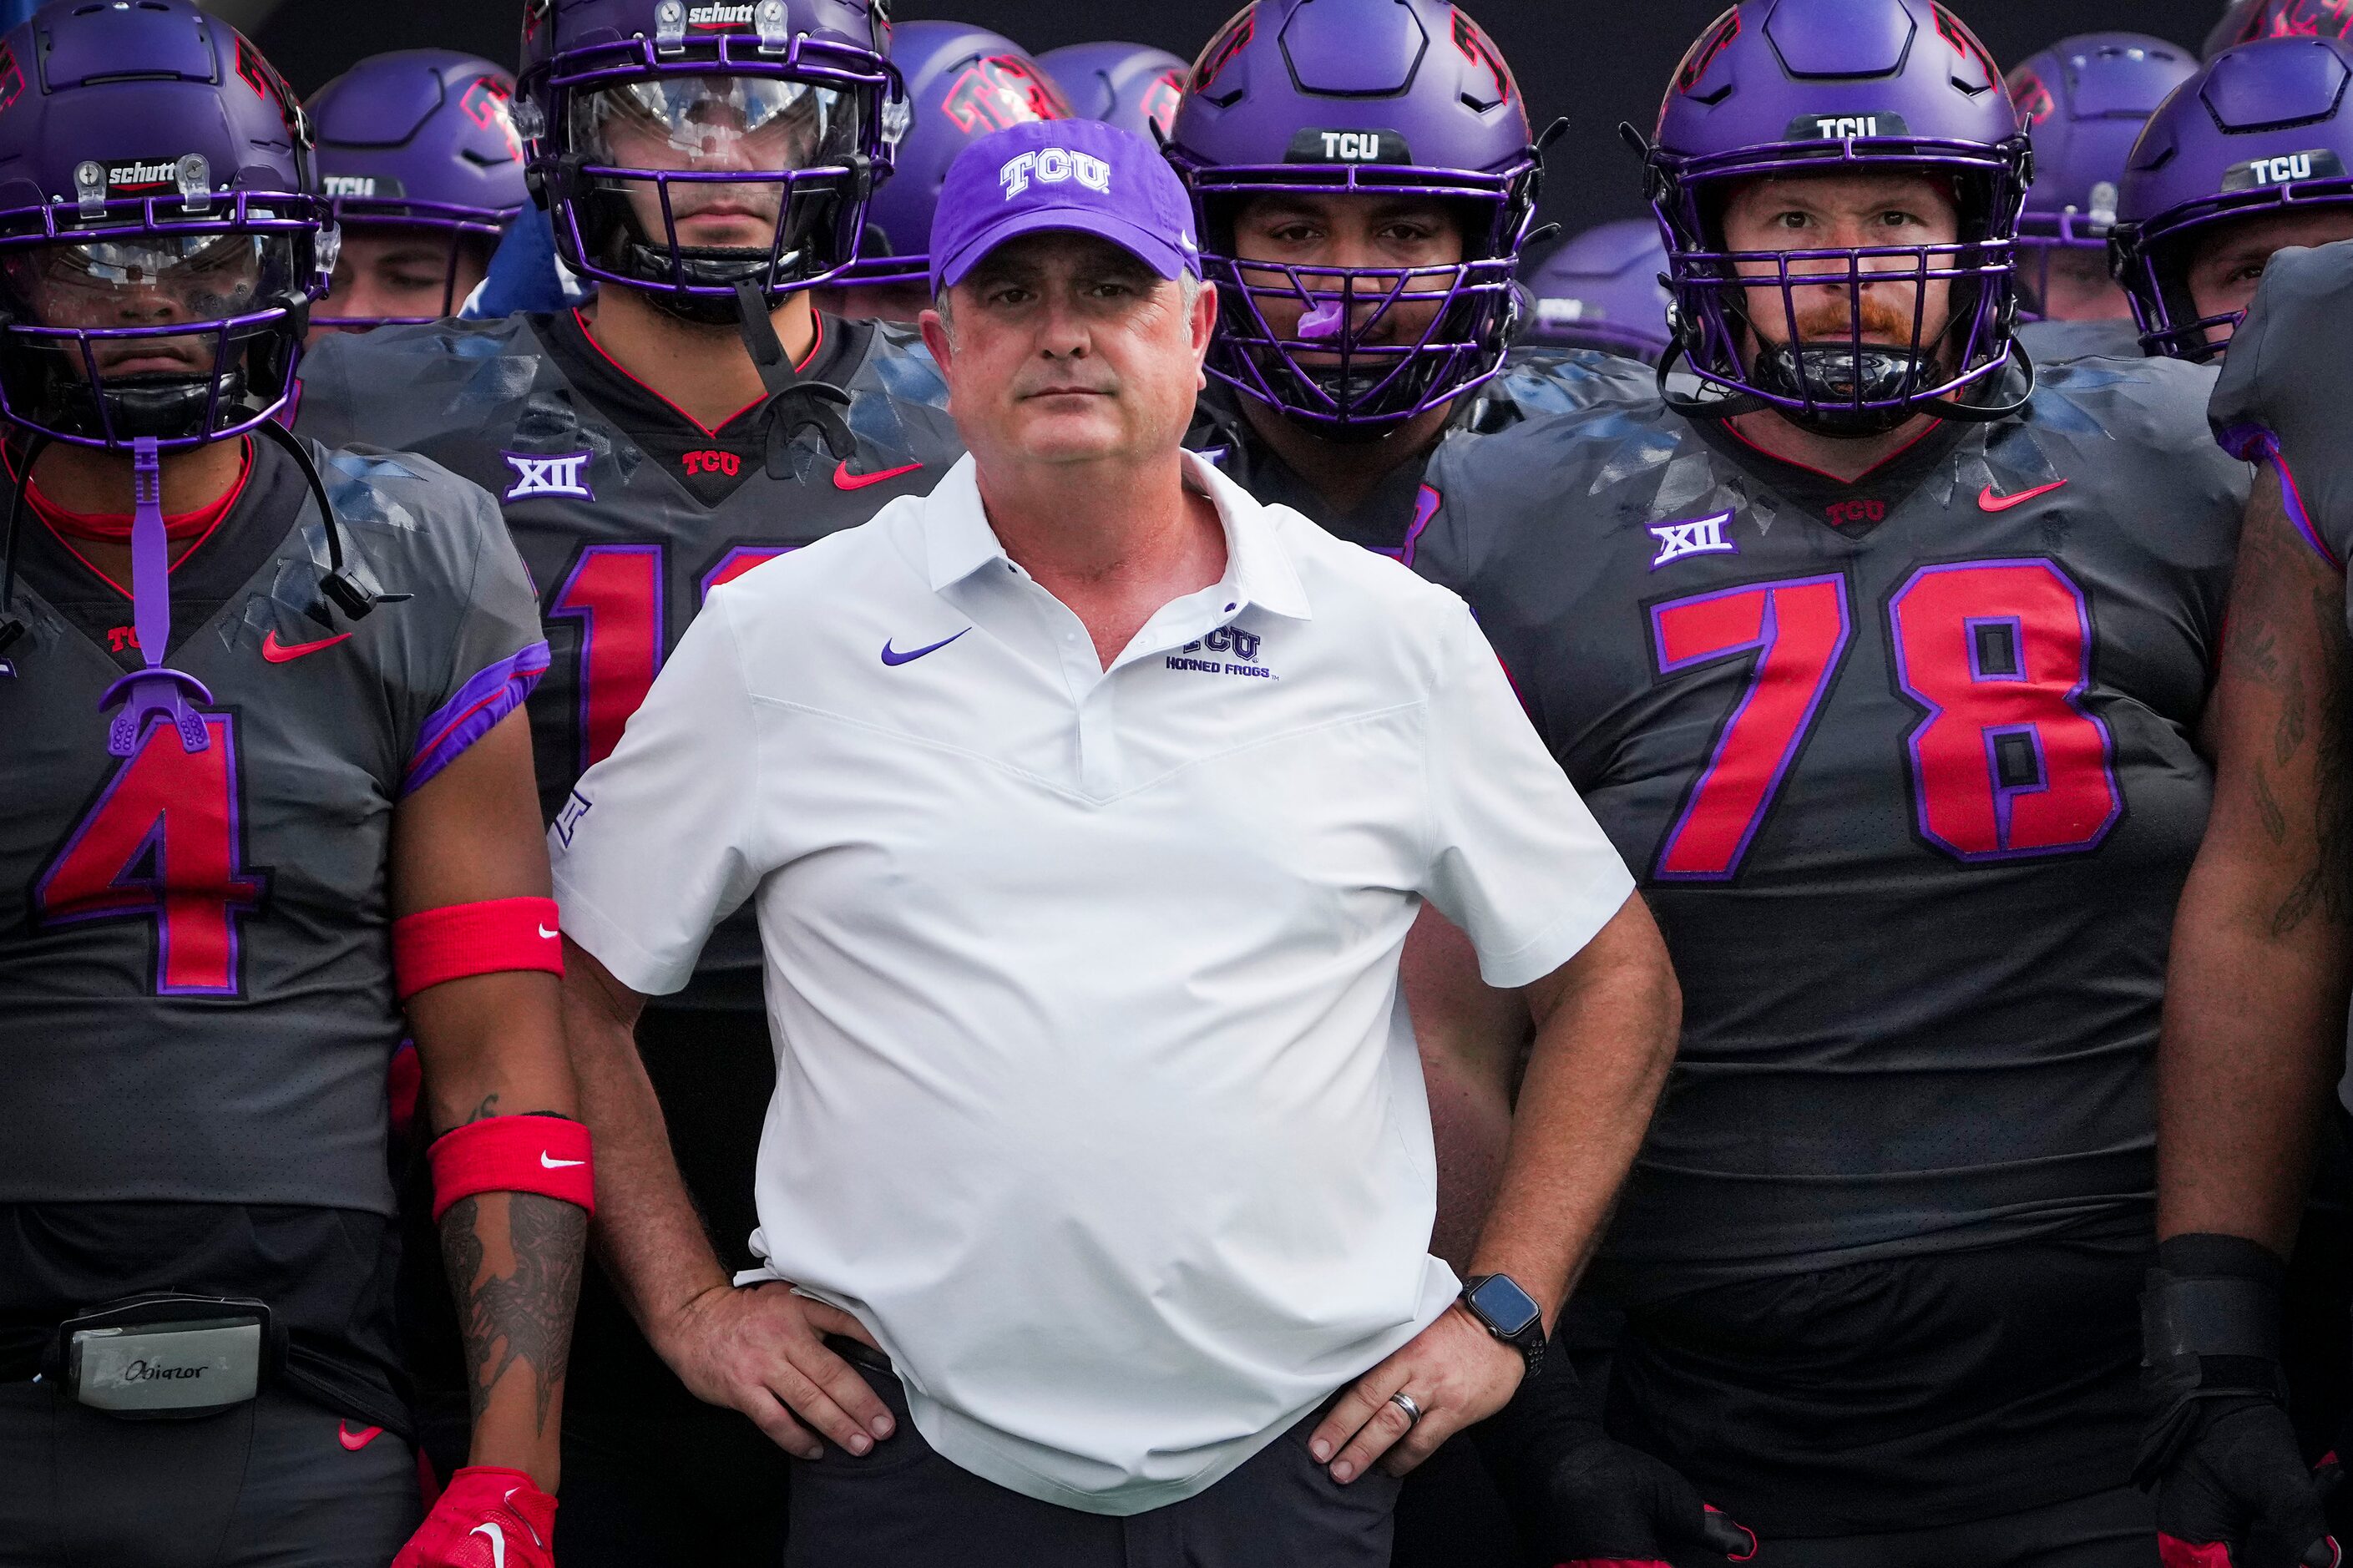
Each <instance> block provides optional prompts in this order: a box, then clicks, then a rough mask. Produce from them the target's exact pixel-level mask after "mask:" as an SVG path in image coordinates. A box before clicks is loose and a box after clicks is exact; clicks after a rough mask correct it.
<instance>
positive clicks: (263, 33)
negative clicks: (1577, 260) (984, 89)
mask: <svg viewBox="0 0 2353 1568" xmlns="http://www.w3.org/2000/svg"><path fill="white" fill-rule="evenodd" d="M1726 3H1727V0H1639V3H1638V4H1632V5H1621V4H1609V3H1604V0H1472V3H1471V4H1470V5H1467V6H1466V9H1468V10H1469V11H1470V12H1471V13H1472V16H1476V17H1477V18H1478V19H1479V20H1480V22H1482V24H1484V25H1485V26H1486V28H1487V30H1488V31H1489V32H1490V33H1492V34H1493V35H1494V38H1495V41H1496V43H1497V44H1498V45H1499V46H1501V47H1502V48H1503V51H1504V55H1505V57H1506V58H1509V59H1510V61H1511V63H1512V68H1513V70H1514V72H1515V73H1516V74H1517V75H1518V77H1519V79H1520V87H1521V90H1522V91H1524V92H1525V93H1526V95H1527V100H1528V106H1529V109H1530V110H1531V111H1532V112H1533V113H1534V114H1535V115H1537V116H1539V117H1542V118H1543V119H1548V118H1550V117H1553V116H1556V115H1563V114H1566V115H1567V116H1568V117H1569V121H1570V130H1569V134H1568V136H1567V138H1566V139H1564V140H1563V141H1562V142H1558V143H1557V144H1556V145H1555V147H1554V148H1553V153H1552V159H1551V165H1550V166H1551V176H1550V184H1549V185H1548V187H1547V189H1546V202H1545V209H1546V210H1545V216H1546V217H1547V218H1550V219H1552V220H1554V221H1556V222H1559V223H1563V224H1566V225H1567V226H1571V227H1577V226H1582V225H1584V224H1587V223H1592V222H1598V221H1599V220H1600V219H1602V218H1605V217H1630V216H1636V215H1637V214H1638V213H1639V212H1640V210H1641V208H1640V205H1639V199H1638V196H1637V194H1636V189H1635V184H1634V166H1635V165H1634V158H1633V154H1632V153H1629V152H1628V151H1627V150H1626V148H1625V146H1624V145H1623V144H1622V143H1621V142H1620V141H1619V140H1618V137H1617V132H1616V128H1617V125H1618V122H1619V121H1621V120H1631V121H1634V122H1635V123H1636V124H1638V125H1641V126H1642V127H1643V128H1644V129H1646V130H1647V129H1648V128H1649V125H1650V122H1651V118H1652V117H1653V116H1654V115H1655V114H1656V113H1657V111H1658V104H1659V94H1660V91H1661V89H1662V88H1663V87H1664V85H1665V83H1666V79H1667V74H1668V72H1669V71H1671V70H1672V68H1674V65H1675V62H1676V61H1677V60H1678V59H1679V58H1682V55H1683V48H1684V47H1685V46H1686V45H1687V44H1689V43H1690V41H1691V40H1692V38H1693V37H1695V36H1696V35H1697V34H1698V32H1699V30H1700V29H1701V28H1702V27H1703V26H1705V25H1706V24H1707V22H1708V20H1709V18H1711V17H1712V16H1715V14H1716V13H1717V12H1718V11H1720V10H1722V9H1723V8H1724V5H1725V4H1726ZM1951 3H1952V5H1953V8H1954V9H1955V10H1956V11H1957V12H1958V13H1959V14H1960V16H1961V18H1962V19H1963V20H1964V21H1966V22H1968V24H1969V26H1972V27H1974V28H1975V29H1976V30H1977V33H1978V37H1981V38H1983V39H1984V40H1985V45H1986V47H1988V48H1989V49H1991V50H1992V51H1993V55H1994V58H1996V59H1998V60H2000V62H2001V63H2002V66H2003V68H2005V69H2007V68H2009V67H2010V66H2011V65H2012V64H2014V63H2016V62H2017V61H2019V60H2021V59H2022V58H2025V57H2026V56H2028V55H2030V54H2031V53H2033V52H2034V51H2035V50H2037V49H2039V48H2041V47H2043V46H2044V45H2046V44H2049V43H2052V42H2053V41H2055V40H2056V39H2057V38H2058V37H2062V36H2063V35H2065V34H2068V33H2083V32H2091V31H2094V30H2096V29H2100V28H2108V27H2126V28H2132V29H2135V30H2137V31H2140V32H2147V33H2155V34H2157V35H2158V37H2166V38H2171V39H2172V40H2174V41H2175V42H2177V43H2180V44H2184V45H2188V46H2189V47H2193V48H2194V47H2196V46H2197V45H2198V43H2199V42H2200V39H2202V38H2203V37H2204V36H2205V33H2206V30H2207V28H2208V27H2210V26H2212V25H2213V23H2214V22H2215V20H2216V19H2217V18H2218V17H2219V16H2221V13H2222V9H2223V0H2057V3H2055V4H2054V3H2052V0H1951ZM1239 5H1240V0H1127V3H1126V4H1124V5H1105V4H1103V0H895V3H894V4H893V5H892V14H893V15H894V16H898V17H900V18H902V19H907V18H913V17H917V16H927V17H936V16H953V17H956V18H959V19H961V20H965V21H970V22H977V23H979V24H980V25H982V26H987V27H994V28H996V29H997V31H998V32H1001V33H1003V34H1005V35H1006V36H1007V37H1009V38H1011V39H1013V40H1014V41H1015V42H1016V43H1018V44H1020V45H1022V46H1023V47H1026V48H1029V49H1030V50H1032V51H1033V52H1042V51H1044V50H1046V49H1050V48H1054V47H1058V46H1060V45H1062V44H1075V43H1082V42H1085V41H1087V40H1089V39H1092V38H1103V37H1120V38H1127V39H1130V40H1133V41H1134V42H1136V43H1144V44H1156V45H1158V46H1159V47H1162V48H1165V49H1168V50H1171V51H1173V52H1174V53H1176V54H1178V55H1181V56H1183V57H1185V58H1187V59H1190V58H1192V57H1193V54H1194V52H1195V51H1196V50H1198V48H1199V47H1201V46H1202V45H1203V44H1204V43H1206V42H1207V41H1208V37H1209V35H1210V34H1212V33H1213V32H1215V31H1216V30H1217V28H1218V25H1219V23H1220V22H1222V21H1224V20H1225V19H1226V17H1227V16H1229V14H1230V13H1231V12H1233V11H1234V10H1235V9H1237V8H1238V7H1239ZM218 8H219V9H220V10H222V11H223V12H225V13H227V14H228V15H230V16H237V13H238V11H239V10H240V9H242V10H244V11H246V12H248V17H247V18H246V19H248V21H249V20H250V19H251V15H250V14H251V13H255V12H259V11H261V10H263V9H265V8H268V12H269V14H268V15H267V16H264V17H261V18H260V20H259V28H258V32H257V37H258V39H259V43H260V44H261V46H262V51H263V52H264V53H265V54H267V55H268V56H269V58H271V59H272V60H274V61H276V62H277V65H278V68H279V69H280V70H282V71H284V72H285V73H286V75H287V77H288V78H289V79H290V80H291V81H292V82H293V83H294V86H295V88H296V89H298V90H300V91H302V92H309V91H311V89H314V88H316V87H318V86H319V85H320V84H321V83H322V82H324V81H325V80H326V79H328V78H329V77H331V76H332V75H334V74H335V73H336V72H337V71H339V70H341V69H342V68H343V67H345V66H347V65H349V64H350V63H351V62H352V61H353V60H356V59H359V58H363V57H364V56H367V55H371V54H375V53H376V52H377V51H379V50H383V49H395V48H410V47H417V46H420V45H425V44H435V45H440V46H443V47H449V48H462V49H471V50H473V51H474V52H476V53H478V54H481V55H486V56H488V57H489V58H492V59H495V60H498V61H500V62H501V63H502V64H508V65H512V63H513V58H514V50H515V42H516V37H517V35H518V33H519V31H520V27H521V6H520V5H518V4H517V0H280V3H279V4H278V5H275V6H274V7H268V5H267V0H243V5H239V4H238V0H218ZM1541 122H1542V119H1540V120H1539V124H1541Z"/></svg>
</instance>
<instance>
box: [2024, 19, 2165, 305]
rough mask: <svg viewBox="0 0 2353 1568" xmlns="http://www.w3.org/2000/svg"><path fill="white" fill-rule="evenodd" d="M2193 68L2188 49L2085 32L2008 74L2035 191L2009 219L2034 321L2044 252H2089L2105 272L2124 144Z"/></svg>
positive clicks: (2044, 281)
mask: <svg viewBox="0 0 2353 1568" xmlns="http://www.w3.org/2000/svg"><path fill="white" fill-rule="evenodd" d="M2197 68H2198V65H2197V62H2196V61H2194V60H2192V59H2191V58H2189V51H2188V50H2186V49H2182V48H2179V47H2176V46H2174V45H2172V44H2168V43H2167V42H2166V41H2165V40H2164V39H2162V38H2152V37H2148V36H2147V35H2146V34H2142V33H2084V34H2082V35H2080V36H2078V37H2073V38H2063V39H2061V40H2060V41H2059V42H2058V43H2055V44H2053V45H2052V46H2051V47H2049V48H2047V49H2044V50H2043V51H2042V53H2040V54H2038V55H2035V56H2033V57H2032V58H2029V59H2027V60H2025V61H2022V62H2021V64H2019V65H2018V66H2017V67H2016V68H2014V69H2012V70H2011V71H2010V99H2011V100H2012V101H2013V102H2015V103H2016V104H2017V105H2018V118H2019V120H2020V121H2021V122H2022V123H2023V124H2024V125H2025V127H2026V133H2027V136H2028V137H2029V138H2030V139H2031V141H2032V142H2033V143H2034V184H2033V185H2032V186H2031V187H2030V188H2029V189H2028V191H2027V193H2026V211H2025V213H2024V214H2023V216H2021V217H2020V218H2019V220H2018V245H2019V248H2020V250H2021V252H2023V253H2024V254H2023V256H2022V258H2021V259H2022V260H2024V261H2025V262H2026V263H2027V268H2026V275H2025V277H2024V279H2022V285H2023V288H2022V292H2023V294H2024V296H2025V298H2024V304H2025V307H2026V309H2027V310H2029V311H2031V312H2033V313H2035V314H2038V315H2039V314H2041V313H2042V310H2043V309H2044V305H2045V302H2046V301H2047V300H2049V299H2050V293H2051V291H2050V282H2051V263H2052V252H2054V251H2060V250H2073V251H2084V252H2089V253H2094V254H2095V255H2097V256H2098V257H2099V258H2100V259H2101V266H2102V269H2103V270H2105V261H2106V256H2107V249H2108V231H2109V230H2110V229H2112V228H2114V227H2115V226H2116V199H2117V195H2118V191H2119V189H2120V187H2121V185H2122V184H2123V181H2124V174H2125V161H2126V159H2127V158H2128V157H2130V156H2131V154H2132V144H2133V139H2134V138H2135V137H2137V136H2138V135H2139V134H2140V128H2141V126H2142V125H2143V124H2145V123H2147V120H2148V117H2149V116H2150V115H2151V114H2154V113H2156V112H2157V106H2158V104H2160V103H2162V102H2164V101H2165V95H2166V94H2167V93H2168V92H2171V91H2172V90H2173V89H2175V88H2177V87H2179V86H2180V85H2181V83H2182V82H2183V81H2185V80H2186V79H2189V77H2190V76H2191V75H2192V74H2193V73H2194V72H2196V70H2197ZM2103 286H2104V287H2107V285H2105V283H2104V285H2103ZM2109 298H2110V299H2111V300H2113V298H2114V296H2113V295H2111V296H2109ZM2119 313H2120V311H2119Z"/></svg>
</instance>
